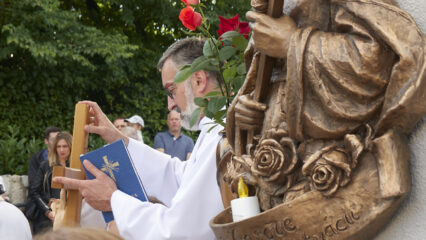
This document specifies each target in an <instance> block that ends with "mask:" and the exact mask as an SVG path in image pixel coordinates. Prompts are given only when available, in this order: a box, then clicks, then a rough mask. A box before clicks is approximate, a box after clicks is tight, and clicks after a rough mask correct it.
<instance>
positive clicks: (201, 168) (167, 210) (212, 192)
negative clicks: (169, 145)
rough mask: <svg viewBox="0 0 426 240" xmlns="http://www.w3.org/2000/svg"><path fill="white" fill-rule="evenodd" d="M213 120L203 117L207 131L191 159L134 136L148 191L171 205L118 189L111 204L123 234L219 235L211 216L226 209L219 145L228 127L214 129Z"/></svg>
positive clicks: (145, 236)
mask: <svg viewBox="0 0 426 240" xmlns="http://www.w3.org/2000/svg"><path fill="white" fill-rule="evenodd" d="M211 122H212V120H211V119H208V118H206V117H204V118H203V119H202V120H201V121H200V128H201V133H200V136H199V137H198V140H197V142H196V144H195V147H194V150H193V152H192V154H191V157H190V158H189V160H188V161H181V160H179V158H176V157H175V158H171V157H170V156H169V155H167V154H164V153H162V152H159V151H157V150H154V149H152V148H150V147H149V146H147V145H145V144H142V143H140V142H137V141H135V140H132V139H130V141H129V145H128V150H129V153H130V155H131V157H132V159H133V161H134V163H135V166H136V169H137V172H138V173H139V175H140V177H141V179H142V182H143V184H144V187H145V190H146V192H147V194H148V195H149V196H153V197H156V198H157V199H159V200H160V201H162V202H163V203H164V204H165V205H162V204H153V203H150V202H142V201H139V200H138V199H136V198H134V197H131V196H129V195H127V194H125V193H123V192H121V191H119V190H117V191H115V192H114V193H113V195H112V198H111V207H112V211H113V213H114V218H115V221H116V223H117V227H118V229H119V231H120V234H121V236H122V237H124V238H125V239H156V240H159V239H215V236H214V234H213V231H212V230H211V228H210V226H209V221H210V220H211V219H212V218H213V217H214V216H216V215H217V214H218V213H219V212H220V211H222V210H223V209H224V208H223V204H222V200H221V196H220V190H219V187H218V185H217V181H216V147H217V144H218V143H219V141H220V139H221V135H220V134H219V131H221V130H222V129H223V128H222V127H220V126H216V127H215V128H214V129H212V130H211V131H210V132H208V130H209V129H210V128H211V126H212V125H211V124H208V123H211ZM206 123H207V124H206Z"/></svg>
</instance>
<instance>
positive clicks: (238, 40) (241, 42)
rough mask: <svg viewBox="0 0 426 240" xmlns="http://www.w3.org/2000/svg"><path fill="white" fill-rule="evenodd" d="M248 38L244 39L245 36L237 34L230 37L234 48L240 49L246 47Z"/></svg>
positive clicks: (242, 49)
mask: <svg viewBox="0 0 426 240" xmlns="http://www.w3.org/2000/svg"><path fill="white" fill-rule="evenodd" d="M247 44H248V40H247V39H245V37H243V36H242V35H241V36H238V37H234V38H232V45H234V46H235V47H236V48H238V49H240V50H241V51H244V50H245V49H246V48H247Z"/></svg>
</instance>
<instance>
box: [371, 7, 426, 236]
mask: <svg viewBox="0 0 426 240" xmlns="http://www.w3.org/2000/svg"><path fill="white" fill-rule="evenodd" d="M398 3H399V5H400V7H401V8H402V9H404V10H406V11H407V12H409V13H410V14H411V16H413V18H414V20H416V22H417V25H419V27H420V28H421V29H422V31H423V33H426V0H398ZM410 148H411V176H412V181H413V187H412V190H411V194H410V196H409V198H408V199H407V200H406V201H405V202H404V203H403V205H402V207H401V208H400V209H399V210H398V211H397V213H396V214H395V216H394V217H393V219H392V221H391V223H390V224H388V226H387V227H386V228H385V229H384V231H383V232H381V233H380V234H379V235H378V236H377V237H376V238H375V240H392V239H398V240H399V239H401V240H418V239H426V117H425V118H423V122H422V123H420V124H419V125H418V126H417V128H416V130H415V131H414V132H413V133H412V134H411V136H410Z"/></svg>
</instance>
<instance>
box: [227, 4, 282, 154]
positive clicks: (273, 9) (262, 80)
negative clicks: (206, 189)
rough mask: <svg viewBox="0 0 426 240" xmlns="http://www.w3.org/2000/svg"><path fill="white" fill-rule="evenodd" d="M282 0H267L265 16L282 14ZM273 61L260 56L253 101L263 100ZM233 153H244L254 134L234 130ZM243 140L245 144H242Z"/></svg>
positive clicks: (262, 55)
mask: <svg viewBox="0 0 426 240" xmlns="http://www.w3.org/2000/svg"><path fill="white" fill-rule="evenodd" d="M283 5H284V0H269V2H268V11H267V14H268V16H270V17H273V18H278V17H280V16H281V15H282V13H283ZM274 63H275V59H274V58H272V57H269V56H267V55H266V54H264V53H262V54H260V58H259V64H258V68H257V78H256V87H255V89H254V97H253V100H254V101H259V102H261V101H263V100H265V97H266V94H267V93H268V89H269V80H270V79H271V76H272V69H273V67H274ZM235 130H236V131H235V153H236V154H237V155H238V156H241V155H242V154H244V153H245V148H243V147H242V146H246V145H247V144H250V143H252V142H253V137H254V132H253V131H252V130H248V131H247V132H245V131H244V132H243V131H242V130H241V129H240V128H239V127H236V129H235ZM244 140H245V142H244Z"/></svg>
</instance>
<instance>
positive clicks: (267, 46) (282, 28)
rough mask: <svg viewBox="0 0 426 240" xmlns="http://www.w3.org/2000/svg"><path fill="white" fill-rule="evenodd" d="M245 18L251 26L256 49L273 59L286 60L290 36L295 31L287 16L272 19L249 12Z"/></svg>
mask: <svg viewBox="0 0 426 240" xmlns="http://www.w3.org/2000/svg"><path fill="white" fill-rule="evenodd" d="M246 18H247V19H248V20H249V21H251V22H254V24H253V23H252V24H251V25H252V26H253V27H252V30H253V33H252V38H253V40H254V45H255V47H256V49H259V50H261V51H262V52H264V53H265V54H266V55H268V56H271V57H275V58H283V59H284V58H286V57H287V51H288V48H289V43H290V39H291V36H292V35H293V33H294V32H296V30H297V26H296V23H295V22H294V20H293V19H292V18H291V17H289V16H281V17H280V18H272V17H269V16H268V15H266V14H262V13H259V12H253V11H249V12H247V14H246Z"/></svg>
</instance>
